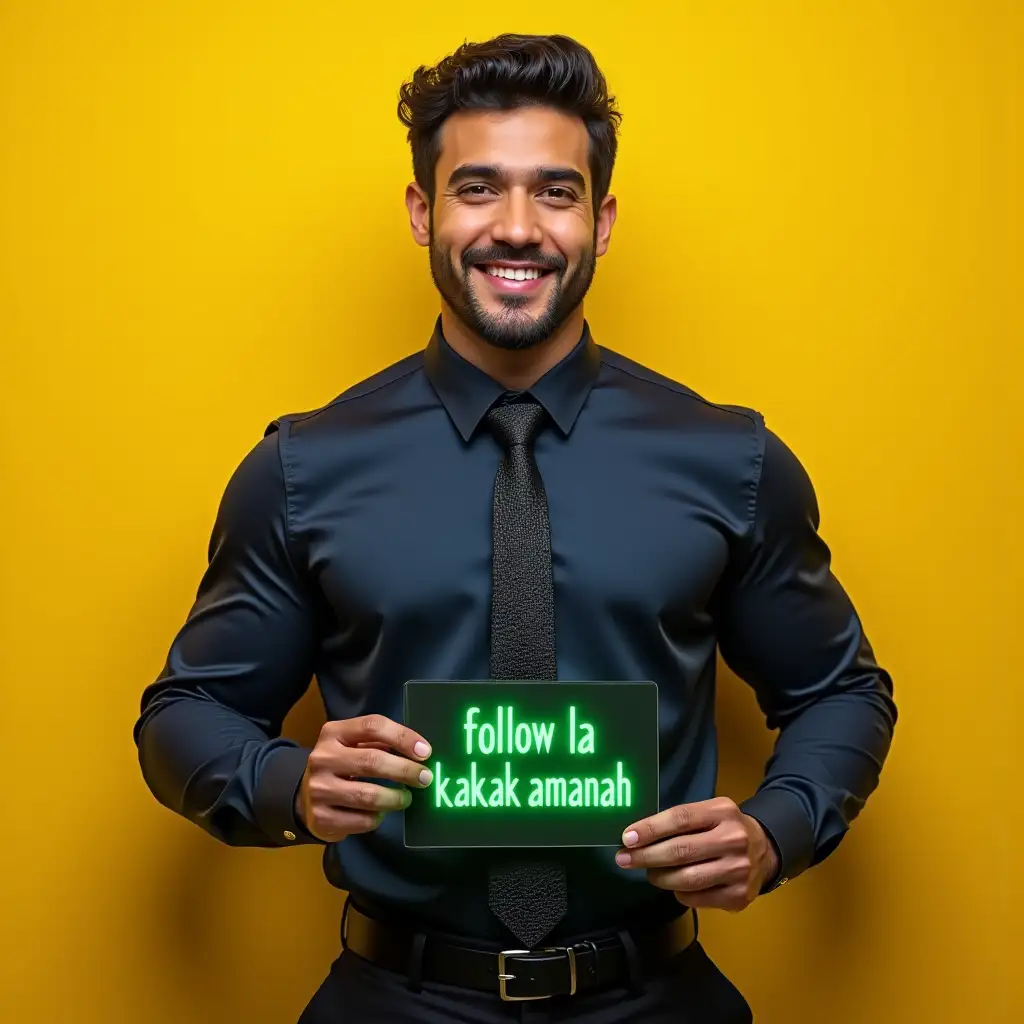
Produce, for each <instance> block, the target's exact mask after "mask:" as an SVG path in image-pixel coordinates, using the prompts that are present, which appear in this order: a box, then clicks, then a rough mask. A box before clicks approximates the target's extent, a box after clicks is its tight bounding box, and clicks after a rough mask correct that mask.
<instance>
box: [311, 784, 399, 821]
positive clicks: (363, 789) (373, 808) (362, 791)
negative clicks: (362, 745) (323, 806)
mask: <svg viewBox="0 0 1024 1024" xmlns="http://www.w3.org/2000/svg"><path fill="white" fill-rule="evenodd" d="M327 802H328V803H329V805H330V806H332V807H340V808H344V809H346V810H353V811H369V812H370V813H371V814H375V813H377V812H378V811H404V810H405V809H406V807H408V806H409V804H411V803H412V793H410V792H409V790H407V789H404V788H396V787H394V786H378V785H377V784H376V783H373V782H361V781H359V780H353V781H348V780H346V781H343V782H340V783H338V784H337V785H335V786H333V787H332V790H331V794H330V797H329V798H328V800H327Z"/></svg>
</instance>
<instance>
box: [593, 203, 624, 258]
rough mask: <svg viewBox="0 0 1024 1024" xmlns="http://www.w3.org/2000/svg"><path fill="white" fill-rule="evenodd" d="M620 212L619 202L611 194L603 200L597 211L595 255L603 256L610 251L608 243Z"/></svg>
mask: <svg viewBox="0 0 1024 1024" xmlns="http://www.w3.org/2000/svg"><path fill="white" fill-rule="evenodd" d="M618 212H619V204H618V200H617V199H616V198H615V196H613V195H611V194H609V195H606V196H605V197H604V199H602V200H601V206H600V208H599V209H598V211H597V225H596V228H597V230H596V231H595V235H596V241H597V247H596V251H595V255H597V256H603V255H604V254H605V253H606V252H607V251H608V243H609V242H610V241H611V237H612V226H613V225H614V224H615V218H616V216H617V215H618Z"/></svg>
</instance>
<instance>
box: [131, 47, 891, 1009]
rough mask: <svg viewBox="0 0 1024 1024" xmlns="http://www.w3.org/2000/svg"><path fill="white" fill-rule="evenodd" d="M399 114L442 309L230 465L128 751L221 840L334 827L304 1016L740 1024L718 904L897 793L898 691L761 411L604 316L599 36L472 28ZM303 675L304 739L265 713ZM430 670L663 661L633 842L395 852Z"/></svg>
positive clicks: (420, 780) (638, 671) (610, 218)
mask: <svg viewBox="0 0 1024 1024" xmlns="http://www.w3.org/2000/svg"><path fill="white" fill-rule="evenodd" d="M399 115H400V117H401V119H402V121H403V122H404V124H405V125H406V126H407V127H408V129H409V140H410V143H411V147H412V153H413V166H414V172H415V182H414V183H413V184H411V185H409V187H408V190H407V193H406V205H407V207H408V211H409V217H410V222H411V226H412V233H413V236H414V238H415V240H416V242H417V243H419V244H420V245H423V246H428V247H429V252H430V266H431V272H432V274H433V278H434V282H435V284H436V286H437V289H438V291H439V293H440V296H441V314H440V317H439V320H438V322H437V324H436V326H435V329H434V333H433V335H432V337H431V338H430V341H429V344H427V346H426V348H425V349H424V350H423V351H421V352H417V353H416V354H414V355H411V356H409V357H407V358H406V359H403V360H402V361H401V362H399V363H397V364H396V365H394V366H392V367H390V368H388V369H386V370H383V371H382V372H380V373H378V374H376V375H375V376H373V377H371V378H370V379H368V380H366V381H363V382H362V383H360V384H357V385H355V386H354V387H352V388H350V389H349V390H348V391H346V392H345V393H344V394H342V395H341V396H340V397H339V398H337V399H336V400H335V401H333V402H331V403H330V404H329V405H327V406H325V407H324V408H323V409H320V410H317V411H315V412H312V413H308V414H305V415H301V416H286V417H282V418H281V419H279V420H277V421H275V422H274V423H273V424H272V425H271V426H270V427H269V428H268V430H267V433H266V436H265V437H264V439H263V440H262V441H261V442H260V443H259V444H258V445H257V446H256V447H255V448H254V449H253V450H252V452H250V453H249V455H248V456H247V457H246V458H245V459H244V460H243V462H242V463H241V465H240V467H239V469H238V470H237V472H236V473H235V474H234V476H233V477H232V479H231V481H230V483H229V485H228V487H227V489H226V492H225V495H224V499H223V502H222V505H221V508H220V511H219V514H218V517H217V522H216V524H215V527H214V530H213V537H212V540H211V545H210V564H209V568H208V571H207V572H206V574H205V576H204V578H203V580H202V583H201V585H200V587H199V592H198V596H197V600H196V603H195V605H194V607H193V609H192V611H191V614H190V615H189V617H188V620H187V622H186V623H185V625H184V627H183V628H182V630H181V631H180V633H179V634H178V636H177V637H176V638H175V640H174V642H173V645H172V646H171V649H170V654H169V657H168V659H167V663H166V666H165V668H164V670H163V672H162V673H161V675H160V678H159V679H158V680H157V681H156V682H155V683H154V684H153V685H151V686H150V687H149V688H148V689H147V690H146V691H145V694H144V696H143V699H142V714H141V717H140V718H139V721H138V723H137V725H136V728H135V734H134V735H135V739H136V742H137V744H138V747H139V757H140V762H141V765H142V770H143V773H144V776H145V778H146V781H147V782H148V784H149V786H150V787H151V789H152V791H153V793H154V794H155V796H156V797H157V799H158V800H160V801H161V802H162V803H164V804H165V805H167V806H168V807H170V808H172V809H174V810H176V811H177V812H179V813H181V814H183V815H184V816H185V817H187V818H189V819H190V820H192V821H194V822H195V823H197V824H198V825H200V826H201V827H202V828H204V829H206V830H207V831H208V832H209V833H211V834H212V835H214V836H216V837H217V838H218V839H220V840H222V841H223V842H225V843H230V844H233V845H250V846H288V845H295V844H297V843H322V844H324V847H325V850H324V868H325V872H326V875H327V877H328V879H329V880H330V881H331V882H332V883H333V884H334V885H336V886H338V887H339V888H343V889H345V890H347V891H348V892H349V893H350V905H349V906H348V907H347V913H346V922H345V925H344V926H343V927H344V930H345V941H346V944H347V948H346V949H345V951H344V952H343V954H342V955H341V956H339V958H338V959H337V961H336V962H335V964H334V965H333V967H332V969H331V972H330V975H329V976H328V978H327V979H326V980H325V981H324V984H323V985H322V986H321V988H320V990H319V991H318V992H317V993H316V995H315V996H314V998H313V1000H312V1001H311V1002H310V1004H309V1006H308V1007H307V1008H306V1010H305V1012H304V1014H303V1016H302V1018H301V1019H302V1021H305V1022H307V1024H320V1022H323V1024H327V1022H334V1021H361V1020H363V1019H371V1018H370V1016H369V1015H371V1014H373V1015H376V1016H377V1017H378V1018H379V1019H382V1020H387V1021H389V1022H403V1021H408V1022H434V1021H448V1020H461V1021H480V1022H488V1021H503V1020H509V1019H513V1018H514V1019H520V1015H522V1019H553V1020H559V1019H570V1018H571V1019H573V1020H578V1021H586V1022H588V1024H612V1022H623V1021H643V1022H654V1021H669V1020H671V1021H693V1022H698V1021H699V1022H739V1021H749V1020H751V1019H752V1018H751V1014H750V1009H749V1007H748V1006H747V1004H746V1001H745V1000H744V999H743V997H742V996H741V995H740V993H739V992H738V991H737V989H736V988H735V987H734V986H733V985H732V984H731V983H730V982H729V981H728V980H727V979H726V978H725V977H724V975H722V974H721V972H719V971H718V970H717V968H716V967H715V966H714V964H713V963H712V962H711V960H710V959H709V958H708V957H707V956H706V954H705V953H704V951H703V949H702V947H701V945H700V943H699V941H697V939H696V914H697V911H698V910H699V909H703V908H716V907H717V908H720V909H725V910H730V911H737V910H740V909H742V908H743V907H745V906H747V905H748V904H749V903H750V902H751V901H752V900H753V899H755V898H756V897H757V896H758V895H760V894H763V893H766V892H769V891H771V890H772V889H774V888H776V887H777V886H779V885H781V884H783V883H784V882H785V881H787V880H789V879H792V878H794V877H795V876H796V875H797V874H799V873H800V872H802V871H804V870H805V869H807V868H808V867H809V866H811V865H813V864H815V863H817V862H819V861H821V860H822V859H823V858H824V857H826V856H827V855H828V854H829V853H831V852H832V850H834V849H835V847H836V846H837V845H838V843H839V842H840V840H841V839H842V837H843V835H844V833H845V832H846V830H847V829H848V827H849V825H850V823H851V821H852V820H853V818H854V817H855V816H856V814H857V813H858V812H859V810H860V808H861V807H862V806H863V804H864V801H865V800H866V799H867V797H868V796H869V794H870V793H871V792H872V791H873V789H874V788H875V786H876V785H877V782H878V776H879V772H880V770H881V766H882V763H883V762H884V760H885V757H886V755H887V752H888V749H889V744H890V742H891V737H892V732H893V727H894V724H895V721H896V709H895V706H894V704H893V701H892V683H891V681H890V679H889V677H888V675H887V674H886V672H885V671H883V670H882V669H881V668H880V667H879V666H878V664H877V663H876V661H875V658H874V656H873V653H872V650H871V647H870V646H869V643H868V641H867V639H866V637H865V635H864V632H863V630H862V628H861V625H860V622H859V619H858V617H857V615H856V612H855V611H854V609H853V607H852V606H851V603H850V601H849V600H848V598H847V596H846V595H845V593H844V592H843V590H842V589H841V587H840V585H839V583H838V582H837V581H836V579H835V578H834V577H833V576H832V574H831V573H830V571H829V551H828V548H827V547H826V546H825V544H824V543H823V542H822V541H821V540H820V539H819V537H818V534H817V525H818V511H817V507H816V503H815V496H814V491H813V489H812V486H811V484H810V481H809V480H808V478H807V476H806V474H805V472H804V471H803V469H802V467H801V465H800V463H799V462H798V461H797V459H796V458H795V457H794V455H793V454H792V453H791V452H790V451H789V450H788V449H787V448H786V446H785V445H784V444H783V443H782V442H781V441H780V440H779V439H778V438H777V437H776V436H775V435H774V434H773V433H771V431H769V430H768V429H767V428H766V427H765V425H764V422H763V420H762V418H761V416H760V415H759V414H757V413H756V412H754V411H752V410H748V409H742V408H734V407H725V406H719V405H714V404H712V403H710V402H707V401H705V400H703V399H702V398H700V397H699V396H698V395H696V394H694V393H693V392H692V391H690V390H688V389H687V388H685V387H683V386H682V385H680V384H677V383H675V382H673V381H671V380H668V379H666V378H664V377H662V376H659V375H658V374H657V373H654V372H653V371H651V370H648V369H645V368H644V367H642V366H640V365H638V364H636V363H634V362H632V361H631V360H629V359H626V358H624V357H623V356H620V355H617V354H615V353H613V352H611V351H609V350H607V349H604V348H601V347H598V345H597V344H596V343H595V341H594V339H593V337H592V336H591V333H590V330H589V327H588V324H587V323H586V321H585V320H584V314H583V299H584V296H585V295H586V293H587V290H588V288H589V286H590V283H591V280H592V277H593V274H594V269H595V264H596V260H597V258H598V257H600V256H602V255H603V254H604V253H605V252H606V251H607V248H608V244H609V239H610V236H611V231H612V227H613V225H614V222H615V215H616V203H615V199H614V197H613V196H612V195H611V194H610V193H609V185H610V181H611V173H612V166H613V164H614V159H615V153H616V130H617V126H618V121H619V114H618V112H617V111H616V109H615V106H614V101H613V99H612V98H611V97H610V96H609V94H608V91H607V88H606V85H605V81H604V78H603V76H602V75H601V72H600V71H599V69H598V68H597V66H596V64H595V63H594V60H593V58H592V56H591V54H590V53H589V52H588V51H587V50H586V49H585V48H584V47H582V46H580V45H579V44H578V43H576V42H574V41H573V40H571V39H569V38H566V37H563V36H551V37H541V36H502V37H499V38H497V39H495V40H492V41H490V42H486V43H481V44H467V45H464V46H462V47H460V48H459V49H458V50H457V51H456V52H455V53H454V54H453V55H451V56H450V57H448V58H446V59H445V60H443V61H441V63H440V64H438V65H437V66H436V67H434V68H420V69H419V70H418V71H417V72H416V73H415V75H414V76H413V78H412V80H411V82H409V83H407V84H406V85H405V86H403V88H402V92H401V103H400V106H399ZM719 648H720V649H721V652H722V655H723V657H724V659H725V660H726V661H727V662H728V663H729V664H730V665H731V666H732V667H733V668H734V669H735V670H736V672H737V673H738V674H739V675H740V676H741V677H742V678H744V679H745V680H746V681H747V682H749V683H750V685H752V686H753V687H754V688H755V690H756V693H757V697H758V700H759V703H760V706H761V708H762V709H763V711H764V712H765V715H766V717H767V721H768V724H769V726H770V727H772V728H779V730H780V733H779V737H778V740H777V744H776V749H775V752H774V755H773V757H772V759H771V760H770V762H769V764H768V767H767V773H766V776H765V778H764V780H763V782H762V784H761V785H760V786H759V787H758V790H757V792H756V793H754V794H752V795H751V796H750V797H749V799H747V800H746V801H744V803H743V804H741V805H740V806H737V805H736V804H735V803H733V802H732V801H730V800H727V799H722V798H715V796H714V791H715V773H716V747H715V733H714V699H713V698H714V673H715V654H716V649H719ZM313 675H315V676H316V678H317V680H318V683H319V686H320V688H321V691H322V694H323V699H324V703H325V706H326V710H327V718H328V722H327V724H326V725H325V726H324V728H323V730H322V732H321V734H320V737H319V739H318V741H317V743H316V745H315V747H314V749H313V750H312V751H310V750H307V749H303V748H302V747H300V746H299V745H298V744H296V743H294V742H291V741H289V740H286V739H283V738H281V736H280V732H281V724H282V720H283V719H284V717H285V715H286V714H287V712H288V711H289V709H290V708H291V707H292V706H293V705H294V704H295V702H296V701H297V700H298V699H299V698H300V696H301V695H302V694H303V692H304V691H305V690H306V688H307V687H308V685H309V682H310V679H311V677H312V676H313ZM413 678H421V679H439V680H459V679H463V680H473V679H477V680H479V679H502V678H504V679H515V678H547V679H555V678H557V679H560V680H574V679H575V680H653V681H655V682H657V684H658V687H659V702H660V751H661V793H660V804H659V806H660V807H661V808H663V809H662V810H661V811H659V812H658V813H656V814H654V815H653V816H649V817H646V818H643V819H642V820H639V821H633V822H632V823H630V824H629V825H628V826H627V827H626V828H624V830H623V838H622V847H621V848H620V849H619V850H615V849H609V848H593V847H592V848H582V849H564V850H556V851H551V850H549V851H546V856H547V858H548V859H546V860H542V859H539V858H537V859H535V860H533V861H529V862H527V863H526V864H524V865H519V866H512V865H507V864H505V863H504V862H503V861H502V859H501V857H500V856H489V855H487V852H486V851H479V850H416V849H407V848H406V847H405V845H404V843H403V829H402V815H401V814H400V813H396V812H401V811H402V810H403V809H404V808H406V807H407V806H408V805H409V803H410V801H411V800H413V799H416V795H415V794H416V791H419V790H422V789H423V788H424V787H426V786H429V785H430V783H431V781H432V780H431V773H430V770H429V769H427V768H426V767H425V762H426V760H427V758H428V756H429V754H430V737H429V736H420V735H418V734H417V733H415V732H413V731H412V730H411V729H410V728H408V727H406V726H405V725H403V724H402V693H403V684H404V683H405V681H406V680H409V679H413ZM492 852H493V851H492ZM552 855H553V857H552ZM517 872H518V874H517ZM517 936H518V937H517ZM523 936H526V938H523ZM521 944H525V947H526V948H528V949H529V950H530V951H531V952H528V953H526V954H514V955H509V956H507V957H505V958H504V959H503V960H502V961H500V965H501V966H499V958H498V955H497V954H498V952H499V951H501V950H507V949H508V948H509V947H514V948H524V946H523V945H521ZM502 971H503V977H502V979H499V973H502ZM499 981H505V982H506V983H507V984H506V985H504V986H503V985H501V984H500V983H499ZM570 993H571V994H570ZM523 997H538V1001H527V1002H517V1003H515V1004H514V1005H513V1004H511V1003H509V1002H508V1001H507V1000H510V999H521V998H523ZM503 1000H505V1001H503ZM364 1015H366V1016H365V1018H364ZM510 1015H512V1016H510Z"/></svg>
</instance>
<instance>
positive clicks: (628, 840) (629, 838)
mask: <svg viewBox="0 0 1024 1024" xmlns="http://www.w3.org/2000/svg"><path fill="white" fill-rule="evenodd" d="M622 841H623V842H624V843H625V844H626V845H627V846H636V844H637V843H638V842H640V836H638V835H637V834H636V832H627V833H626V834H625V835H624V836H623V837H622Z"/></svg>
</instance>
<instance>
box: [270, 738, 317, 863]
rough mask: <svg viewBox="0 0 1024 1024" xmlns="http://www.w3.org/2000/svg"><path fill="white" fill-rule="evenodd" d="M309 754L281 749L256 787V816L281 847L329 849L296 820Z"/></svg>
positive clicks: (296, 749)
mask: <svg viewBox="0 0 1024 1024" xmlns="http://www.w3.org/2000/svg"><path fill="white" fill-rule="evenodd" d="M308 758H309V750H307V749H306V748H305V747H292V746H289V747H281V749H280V750H279V751H278V752H277V753H276V754H274V755H273V757H271V758H269V759H268V760H267V763H266V764H265V765H264V766H263V771H262V773H261V774H260V780H259V782H258V783H257V785H256V793H255V796H254V798H253V814H254V815H255V817H256V822H257V824H258V825H259V826H260V828H261V829H263V831H264V832H265V833H266V834H267V835H268V836H269V837H270V838H271V839H272V840H273V841H274V842H275V843H276V844H277V845H278V846H301V845H309V844H312V843H320V844H321V845H325V844H324V842H323V840H322V839H318V838H317V837H316V836H315V835H313V834H312V833H311V832H307V831H306V829H305V828H303V827H302V824H301V822H300V821H299V820H298V818H296V816H295V794H296V793H297V792H298V791H299V786H300V784H301V783H302V776H303V774H304V773H305V771H306V761H307V760H308Z"/></svg>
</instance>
